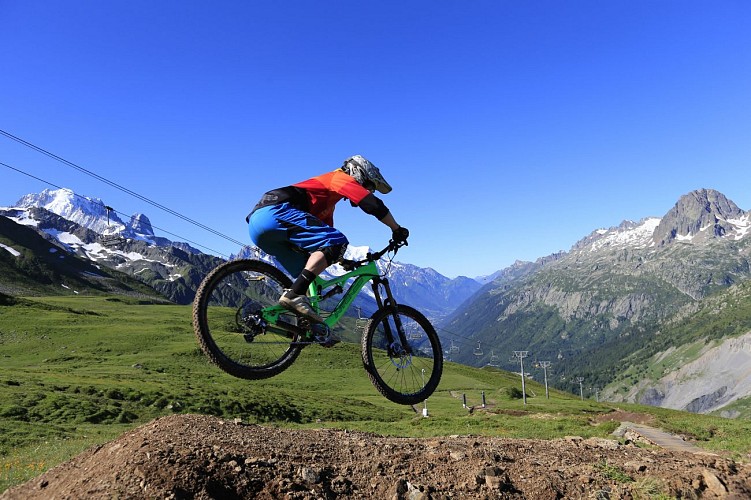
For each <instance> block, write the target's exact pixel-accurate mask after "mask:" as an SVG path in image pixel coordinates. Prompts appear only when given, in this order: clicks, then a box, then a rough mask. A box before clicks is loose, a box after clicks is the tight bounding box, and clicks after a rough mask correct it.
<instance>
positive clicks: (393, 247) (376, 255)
mask: <svg viewBox="0 0 751 500" xmlns="http://www.w3.org/2000/svg"><path fill="white" fill-rule="evenodd" d="M406 244H407V242H406V241H402V242H397V241H394V240H389V244H388V245H386V248H384V249H383V250H380V251H378V252H372V253H371V252H368V253H367V255H366V256H365V258H364V259H363V260H349V259H340V260H339V264H341V266H342V267H343V268H344V270H345V271H353V270H355V269H357V268H358V267H360V266H363V265H365V264H367V263H368V262H374V261H376V260H378V259H380V258H381V257H383V256H384V255H385V254H387V253H389V252H394V255H396V253H397V252H398V251H399V249H400V248H401V247H403V246H405V245H406Z"/></svg>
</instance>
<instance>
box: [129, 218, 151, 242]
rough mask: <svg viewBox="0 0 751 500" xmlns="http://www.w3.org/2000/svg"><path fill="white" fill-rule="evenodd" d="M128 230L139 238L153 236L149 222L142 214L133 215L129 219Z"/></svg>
mask: <svg viewBox="0 0 751 500" xmlns="http://www.w3.org/2000/svg"><path fill="white" fill-rule="evenodd" d="M128 228H129V229H130V230H131V231H133V232H134V233H136V234H139V235H141V236H146V237H153V236H154V229H153V228H152V227H151V221H150V220H149V218H148V217H146V216H145V215H144V214H133V216H132V217H131V218H130V223H129V224H128Z"/></svg>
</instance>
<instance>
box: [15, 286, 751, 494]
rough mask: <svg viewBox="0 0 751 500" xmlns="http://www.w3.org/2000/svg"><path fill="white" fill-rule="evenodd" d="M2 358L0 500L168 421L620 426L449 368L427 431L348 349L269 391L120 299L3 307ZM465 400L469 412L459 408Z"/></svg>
mask: <svg viewBox="0 0 751 500" xmlns="http://www.w3.org/2000/svg"><path fill="white" fill-rule="evenodd" d="M0 359H1V360H2V361H1V362H0V491H2V490H4V489H6V488H7V487H9V486H11V485H13V484H17V483H18V482H21V481H23V480H25V479H28V478H30V477H33V476H34V475H37V474H39V473H40V472H42V471H43V470H46V469H47V468H49V467H51V466H54V465H56V464H57V463H60V462H61V461H64V460H66V459H68V458H70V457H71V456H73V455H75V454H77V453H79V452H81V451H82V450H83V449H85V448H86V447H88V446H91V445H94V444H98V443H102V442H106V441H108V440H110V439H112V438H114V437H116V436H117V435H119V434H121V433H122V432H124V431H125V430H127V429H130V428H133V427H135V426H137V425H140V424H142V423H145V422H147V421H149V420H151V419H153V418H155V417H158V416H162V415H167V414H173V413H203V414H210V415H217V416H221V417H224V418H228V419H233V418H240V419H242V420H243V421H246V422H255V423H270V424H274V425H287V426H295V427H316V426H317V427H320V426H332V427H337V428H347V429H357V430H364V431H369V432H375V433H381V434H390V435H400V436H435V435H450V434H484V435H493V436H503V437H528V438H555V437H562V436H566V435H579V436H584V437H587V436H607V435H608V434H609V433H610V432H612V431H613V430H614V426H615V425H617V424H612V423H611V424H603V425H599V426H596V425H592V417H593V416H596V415H597V414H600V413H607V412H610V411H612V409H613V406H612V405H605V404H598V403H596V402H594V401H591V400H585V401H580V400H579V398H578V397H575V396H572V395H571V394H567V393H561V392H558V391H554V390H551V397H550V399H546V398H545V389H544V387H542V386H541V385H540V384H538V383H535V382H531V381H530V382H528V384H527V393H528V398H527V404H526V405H525V404H524V403H523V401H522V399H521V398H520V395H521V393H520V380H519V377H518V375H515V374H510V373H507V372H503V371H500V370H495V369H475V368H469V367H466V366H463V365H456V364H453V363H447V364H446V367H445V373H444V377H443V379H442V381H441V384H440V385H439V387H438V391H437V392H436V393H435V394H434V395H433V396H432V397H431V398H430V399H429V400H428V401H427V407H428V413H429V418H423V417H422V410H423V405H418V406H417V407H416V408H411V407H405V406H399V405H395V404H392V403H390V402H389V401H387V400H386V399H384V398H383V397H381V396H380V395H379V394H378V392H377V391H376V390H375V389H374V388H373V387H372V385H371V384H370V381H369V380H368V378H367V376H366V375H365V372H364V371H363V369H362V363H361V361H360V355H359V345H357V344H351V343H342V344H339V345H338V346H336V347H334V348H332V349H323V348H320V347H318V346H314V347H308V348H306V349H304V350H303V352H302V354H301V355H300V357H299V359H298V360H297V362H296V363H295V364H294V365H293V366H292V367H290V368H289V369H288V370H287V371H286V372H284V373H283V374H281V375H279V376H277V377H275V378H272V379H269V380H264V381H252V382H251V381H244V380H240V379H235V378H233V377H230V376H229V375H226V374H224V372H222V371H221V370H219V369H218V368H217V367H215V366H213V365H211V364H209V363H208V362H207V361H206V359H205V357H204V356H203V355H202V353H201V352H200V351H199V349H198V347H197V343H196V341H195V339H194V337H193V332H192V326H191V323H190V309H189V307H187V306H175V305H163V304H152V303H148V302H144V301H139V300H136V299H131V298H124V297H114V296H112V297H82V296H76V297H42V298H26V299H16V300H15V301H14V300H7V301H0ZM483 393H484V395H485V398H486V403H487V406H486V407H485V408H482V407H480V404H481V401H482V394H483ZM463 395H464V396H466V398H467V404H468V406H470V407H474V408H473V411H471V412H470V411H468V409H467V408H464V407H463V405H462V397H463ZM639 411H651V412H653V413H654V414H655V415H657V418H658V421H659V422H661V423H660V425H661V426H663V427H665V428H667V429H671V427H672V428H674V429H679V430H680V431H681V432H682V433H684V434H685V433H686V432H689V433H693V434H695V435H696V436H699V437H700V438H701V439H703V445H705V446H707V447H708V448H710V449H726V450H731V451H732V452H733V453H735V454H736V455H737V454H740V453H743V452H745V451H746V450H748V449H749V446H750V445H751V433H749V432H748V430H749V429H748V425H747V422H746V421H740V422H739V421H730V420H721V419H718V418H711V417H703V416H696V415H688V414H683V413H680V412H670V411H665V410H659V409H648V408H647V409H644V408H641V409H640V410H639ZM731 438H732V439H731Z"/></svg>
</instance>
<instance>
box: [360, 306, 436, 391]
mask: <svg viewBox="0 0 751 500" xmlns="http://www.w3.org/2000/svg"><path fill="white" fill-rule="evenodd" d="M396 314H397V315H398V319H399V320H400V323H401V326H402V334H401V335H400V334H399V332H398V330H397V324H396V321H395V318H394V316H395V315H394V312H393V311H391V310H389V309H379V310H378V311H376V312H375V314H373V316H372V317H371V318H370V321H369V322H368V325H367V327H366V329H365V332H364V333H363V336H362V361H363V364H364V365H365V371H366V372H367V373H368V377H370V381H371V382H372V383H373V385H374V386H375V387H376V389H378V392H380V393H381V394H383V395H384V396H385V397H386V398H387V399H388V400H390V401H393V402H394V403H397V404H405V405H413V404H417V403H419V402H420V401H424V400H425V399H427V398H428V396H430V395H431V394H433V391H435V389H436V387H438V382H440V380H441V374H442V373H443V350H442V348H441V341H440V340H439V339H438V334H437V333H436V331H435V329H434V328H433V325H431V324H430V321H428V319H427V318H426V317H425V316H424V315H423V314H422V313H421V312H419V311H417V310H416V309H413V308H411V307H409V306H405V305H398V306H397V313H396ZM405 343H406V345H405Z"/></svg>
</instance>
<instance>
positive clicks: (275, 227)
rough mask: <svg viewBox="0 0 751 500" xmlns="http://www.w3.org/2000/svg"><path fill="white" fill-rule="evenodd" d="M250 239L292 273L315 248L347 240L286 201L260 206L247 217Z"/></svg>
mask: <svg viewBox="0 0 751 500" xmlns="http://www.w3.org/2000/svg"><path fill="white" fill-rule="evenodd" d="M248 230H249V232H250V239H251V240H253V243H255V244H256V245H257V246H258V248H260V249H261V250H263V251H264V252H266V253H267V254H270V255H273V256H274V257H276V260H278V261H279V263H280V264H281V265H282V266H284V268H285V269H286V270H287V272H289V273H290V274H291V275H292V276H294V277H296V276H298V275H299V274H300V273H301V272H302V270H303V268H304V267H305V263H306V262H307V261H308V257H309V256H310V254H311V253H313V252H315V251H316V250H321V249H323V248H326V247H330V246H335V245H342V246H346V245H347V244H348V243H349V241H348V240H347V237H346V236H344V234H342V232H341V231H339V230H338V229H335V228H333V227H331V226H329V225H328V224H326V223H325V222H323V221H322V220H320V219H319V218H317V217H315V216H313V215H311V214H309V213H308V212H304V211H302V210H299V209H297V208H294V207H293V206H292V205H290V204H289V203H281V204H279V205H270V206H267V207H263V208H259V209H258V210H256V211H255V212H253V213H252V214H251V215H250V218H249V220H248Z"/></svg>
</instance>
